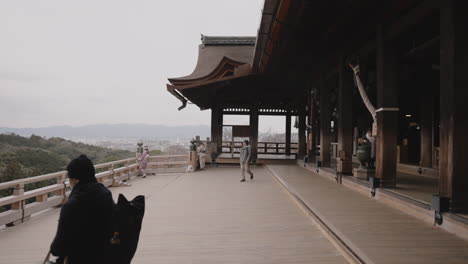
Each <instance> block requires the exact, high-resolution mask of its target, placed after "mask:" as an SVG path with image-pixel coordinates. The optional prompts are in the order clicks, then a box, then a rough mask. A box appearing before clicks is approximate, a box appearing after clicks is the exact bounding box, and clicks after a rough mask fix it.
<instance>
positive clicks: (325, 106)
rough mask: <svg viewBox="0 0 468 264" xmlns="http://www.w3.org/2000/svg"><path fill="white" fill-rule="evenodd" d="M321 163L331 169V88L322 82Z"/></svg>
mask: <svg viewBox="0 0 468 264" xmlns="http://www.w3.org/2000/svg"><path fill="white" fill-rule="evenodd" d="M319 105H320V161H321V162H322V166H323V167H330V165H331V163H330V145H331V109H330V87H329V86H327V85H325V80H324V79H322V80H320V103H319Z"/></svg>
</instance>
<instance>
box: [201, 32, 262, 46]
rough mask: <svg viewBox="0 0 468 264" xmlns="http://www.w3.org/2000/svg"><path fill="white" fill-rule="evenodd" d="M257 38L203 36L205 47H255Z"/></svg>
mask: <svg viewBox="0 0 468 264" xmlns="http://www.w3.org/2000/svg"><path fill="white" fill-rule="evenodd" d="M256 40H257V37H256V36H205V35H203V34H202V35H201V41H202V44H203V45H205V46H218V45H249V46H253V45H255V42H256Z"/></svg>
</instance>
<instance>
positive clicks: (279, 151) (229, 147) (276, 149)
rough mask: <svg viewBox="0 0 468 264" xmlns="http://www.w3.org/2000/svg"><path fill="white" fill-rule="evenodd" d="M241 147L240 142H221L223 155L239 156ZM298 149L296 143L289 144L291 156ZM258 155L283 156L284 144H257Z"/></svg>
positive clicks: (284, 152) (284, 151)
mask: <svg viewBox="0 0 468 264" xmlns="http://www.w3.org/2000/svg"><path fill="white" fill-rule="evenodd" d="M241 147H242V141H223V145H222V148H223V153H231V154H239V152H240V149H241ZM297 149H298V144H297V143H291V154H296V153H297ZM257 153H258V154H271V155H285V154H286V143H285V142H258V145H257Z"/></svg>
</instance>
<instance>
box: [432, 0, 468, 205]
mask: <svg viewBox="0 0 468 264" xmlns="http://www.w3.org/2000/svg"><path fill="white" fill-rule="evenodd" d="M441 5H442V6H441V13H440V34H441V36H440V47H441V49H440V172H439V174H440V180H439V195H440V196H444V197H448V198H450V210H451V211H452V212H467V211H468V191H467V189H468V174H467V172H468V162H467V157H468V137H467V135H468V119H467V117H468V107H467V103H466V100H467V98H468V89H467V85H468V67H467V66H468V49H467V48H466V47H468V35H467V34H466V28H467V27H468V16H467V15H466V14H467V12H468V2H467V1H456V0H447V1H441Z"/></svg>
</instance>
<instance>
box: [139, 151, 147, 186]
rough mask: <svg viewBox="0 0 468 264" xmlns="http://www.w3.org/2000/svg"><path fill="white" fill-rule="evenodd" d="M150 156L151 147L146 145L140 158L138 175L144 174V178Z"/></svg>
mask: <svg viewBox="0 0 468 264" xmlns="http://www.w3.org/2000/svg"><path fill="white" fill-rule="evenodd" d="M148 158H149V149H148V146H145V149H144V151H143V153H142V154H141V157H140V158H139V159H138V162H139V164H138V175H139V176H141V175H143V178H146V167H147V166H148Z"/></svg>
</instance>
